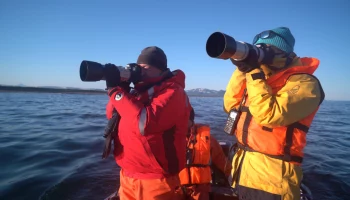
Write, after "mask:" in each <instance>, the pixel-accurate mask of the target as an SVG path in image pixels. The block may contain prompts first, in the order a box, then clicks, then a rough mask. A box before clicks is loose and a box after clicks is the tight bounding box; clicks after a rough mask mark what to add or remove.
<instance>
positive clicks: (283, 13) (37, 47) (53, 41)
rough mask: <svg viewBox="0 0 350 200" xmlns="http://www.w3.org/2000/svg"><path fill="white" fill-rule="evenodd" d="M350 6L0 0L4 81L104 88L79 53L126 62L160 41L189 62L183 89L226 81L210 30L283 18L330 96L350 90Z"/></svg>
mask: <svg viewBox="0 0 350 200" xmlns="http://www.w3.org/2000/svg"><path fill="white" fill-rule="evenodd" d="M332 2H333V3H332ZM349 10H350V1H349V0H336V1H330V0H308V1H305V0H304V1H302V0H297V1H281V0H279V1H269V0H265V1H261V0H260V1H258V0H254V1H253V0H251V1H233V0H220V1H213V0H211V1H210V0H201V1H199V0H191V1H189V0H187V1H185V0H177V1H165V0H163V1H162V0H158V1H156V0H147V1H146V0H143V1H141V0H138V1H136V0H129V1H118V0H113V1H112V0H95V1H92V0H74V1H71V0H50V1H44V0H40V1H39V0H31V1H19V0H1V1H0V84H7V85H18V84H24V85H27V86H61V87H79V88H101V89H104V88H105V82H104V81H99V82H82V81H81V80H80V78H79V66H80V63H81V61H82V60H90V61H96V62H99V63H102V64H105V63H113V64H116V65H123V66H124V65H126V64H127V63H132V62H136V60H137V57H138V55H139V54H140V52H141V50H142V49H143V48H145V47H147V46H158V47H160V48H162V49H163V50H164V52H165V53H166V55H167V57H168V67H169V68H170V69H171V70H176V69H181V70H183V71H184V72H185V74H186V89H193V88H208V89H215V90H220V89H223V90H224V89H225V88H226V84H227V83H228V81H229V79H230V76H231V75H232V72H233V71H234V69H235V66H234V65H232V63H231V62H230V61H229V60H221V59H215V58H210V57H209V56H208V55H207V53H206V51H205V44H206V41H207V39H208V37H209V36H210V34H212V33H213V32H216V31H220V32H223V33H225V34H228V35H230V36H232V37H233V38H235V39H236V40H238V41H244V42H248V43H251V42H252V40H253V38H254V36H255V35H256V34H258V33H260V32H262V31H264V30H269V29H273V28H276V27H280V26H286V27H289V28H290V30H291V32H292V34H293V35H294V37H295V39H296V43H295V47H294V51H295V53H296V54H297V55H298V56H300V57H315V58H318V59H319V60H320V65H319V68H318V69H317V70H316V72H315V74H314V75H315V76H317V77H318V78H319V80H320V81H321V83H322V86H323V88H324V90H325V93H326V100H350V90H349V89H347V88H348V87H350V78H349V77H350V76H349V75H350V65H349V61H348V59H349V58H350V55H349V53H350V51H349V46H350V22H349V21H350V11H349Z"/></svg>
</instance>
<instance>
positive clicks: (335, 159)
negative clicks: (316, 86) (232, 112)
mask: <svg viewBox="0 0 350 200" xmlns="http://www.w3.org/2000/svg"><path fill="white" fill-rule="evenodd" d="M107 100H108V98H107V97H106V96H105V95H78V94H45V93H0V109H1V111H2V112H1V115H0V133H1V134H0V149H1V154H0V160H1V165H0V166H1V170H0V199H11V200H12V199H14V200H15V199H42V200H46V199H51V200H56V199H102V198H104V197H106V196H108V195H109V194H110V193H112V192H113V191H114V190H115V189H116V188H117V186H118V178H119V169H118V166H117V165H116V164H115V162H114V160H113V158H112V157H109V158H108V159H106V160H101V153H102V148H103V145H104V140H103V137H102V135H103V130H104V126H105V124H106V123H107V121H106V116H105V105H106V103H107ZM190 100H191V103H192V106H193V107H194V108H195V110H196V121H197V122H199V123H208V124H210V125H211V130H212V132H213V134H214V135H215V137H216V138H217V139H219V140H229V141H234V137H232V136H228V135H226V134H225V133H223V131H222V130H223V126H224V124H225V121H226V117H227V114H226V113H224V112H223V106H222V105H223V101H222V98H199V97H191V98H190ZM307 139H308V142H307V146H306V148H305V161H304V163H303V169H304V182H305V183H306V185H307V186H308V187H309V188H310V189H311V190H312V192H313V194H314V197H315V199H335V200H337V199H346V196H349V195H350V194H349V191H350V161H349V159H347V158H348V152H350V145H349V144H350V102H333V101H325V102H324V103H323V104H322V106H321V108H320V110H319V112H318V114H317V115H316V117H315V120H314V122H313V124H312V125H311V128H310V132H309V133H308V135H307Z"/></svg>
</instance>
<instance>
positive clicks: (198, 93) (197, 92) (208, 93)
mask: <svg viewBox="0 0 350 200" xmlns="http://www.w3.org/2000/svg"><path fill="white" fill-rule="evenodd" d="M0 91H12V92H45V93H83V94H106V91H105V90H104V89H96V88H89V89H82V88H76V87H66V88H63V87H57V86H41V87H29V86H25V85H23V84H20V85H17V86H11V85H0ZM186 93H187V95H188V96H195V97H223V96H224V93H225V90H210V89H206V88H196V89H191V90H186Z"/></svg>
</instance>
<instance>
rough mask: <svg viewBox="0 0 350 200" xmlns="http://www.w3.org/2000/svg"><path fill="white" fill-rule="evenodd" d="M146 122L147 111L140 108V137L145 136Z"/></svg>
mask: <svg viewBox="0 0 350 200" xmlns="http://www.w3.org/2000/svg"><path fill="white" fill-rule="evenodd" d="M146 120H147V110H146V108H142V110H141V114H140V119H139V130H140V133H141V135H144V134H145V125H146Z"/></svg>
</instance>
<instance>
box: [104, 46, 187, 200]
mask: <svg viewBox="0 0 350 200" xmlns="http://www.w3.org/2000/svg"><path fill="white" fill-rule="evenodd" d="M137 64H138V66H140V67H141V70H142V78H141V81H142V82H139V83H136V84H134V85H135V87H134V91H132V92H128V91H127V89H125V87H122V86H120V84H119V83H118V82H119V81H116V80H115V77H116V76H118V75H119V74H118V73H116V72H113V70H110V73H107V75H106V84H107V88H108V93H109V96H110V100H109V102H108V104H107V109H106V111H107V113H106V114H107V118H108V119H110V118H111V117H112V113H113V109H115V110H116V111H117V112H118V113H119V115H120V121H119V126H118V130H119V131H118V137H117V138H116V140H119V141H115V142H114V144H119V145H114V157H115V160H116V162H117V164H118V165H119V166H120V167H121V170H120V188H119V196H120V199H122V200H123V199H137V200H141V199H180V198H181V196H177V195H178V194H176V193H175V189H176V188H177V187H178V186H179V185H180V182H179V178H178V176H177V175H178V173H179V172H180V171H181V170H182V169H183V168H184V167H185V159H186V156H185V154H186V153H185V152H186V133H187V123H188V120H189V114H190V110H191V108H192V107H191V105H190V103H189V100H188V97H187V95H186V93H185V90H184V88H185V74H184V73H183V72H182V71H181V70H175V71H173V72H171V71H170V70H169V69H168V68H167V57H166V55H165V53H164V52H163V50H162V49H160V48H158V47H155V46H153V47H147V48H145V49H144V50H143V51H142V52H141V54H140V55H139V57H138V60H137Z"/></svg>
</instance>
